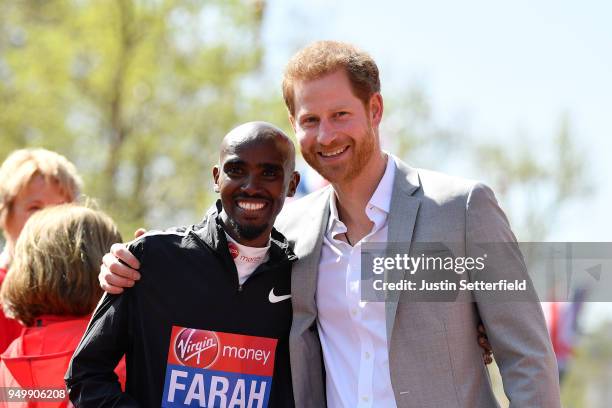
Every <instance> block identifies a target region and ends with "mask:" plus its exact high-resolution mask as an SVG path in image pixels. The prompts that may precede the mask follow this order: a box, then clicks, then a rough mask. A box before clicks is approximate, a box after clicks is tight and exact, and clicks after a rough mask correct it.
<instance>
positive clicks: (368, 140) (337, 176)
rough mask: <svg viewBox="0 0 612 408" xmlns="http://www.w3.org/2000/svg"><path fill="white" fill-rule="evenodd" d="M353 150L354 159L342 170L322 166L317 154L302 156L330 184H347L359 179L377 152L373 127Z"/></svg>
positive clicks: (365, 132) (366, 131)
mask: <svg viewBox="0 0 612 408" xmlns="http://www.w3.org/2000/svg"><path fill="white" fill-rule="evenodd" d="M351 148H353V149H354V150H355V152H354V154H353V157H352V159H351V160H350V161H349V163H348V164H347V165H346V166H343V167H341V168H338V167H336V166H323V165H321V163H320V162H319V160H318V157H317V153H314V154H311V153H307V154H304V153H302V156H303V157H304V160H306V163H308V165H310V167H312V168H313V169H314V170H315V171H316V172H317V173H319V174H320V175H321V177H323V178H324V179H325V180H327V181H328V182H330V183H332V184H335V183H347V182H350V181H352V180H354V179H355V178H357V176H359V175H360V174H361V172H362V171H364V169H365V166H366V165H367V164H368V162H369V161H370V159H371V158H372V155H373V154H374V152H375V150H376V137H375V134H374V130H373V129H372V127H371V126H370V127H369V128H368V129H367V130H365V131H364V134H363V135H362V137H361V143H359V144H353V145H352V146H351Z"/></svg>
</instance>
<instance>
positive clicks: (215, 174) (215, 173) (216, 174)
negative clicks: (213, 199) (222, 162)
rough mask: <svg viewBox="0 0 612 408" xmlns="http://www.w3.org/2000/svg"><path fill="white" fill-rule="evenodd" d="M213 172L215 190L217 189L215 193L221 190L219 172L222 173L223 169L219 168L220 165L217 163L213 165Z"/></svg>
mask: <svg viewBox="0 0 612 408" xmlns="http://www.w3.org/2000/svg"><path fill="white" fill-rule="evenodd" d="M212 173H213V180H214V181H215V186H214V190H215V193H218V192H219V174H220V173H221V170H220V169H219V166H218V165H215V167H213V169H212Z"/></svg>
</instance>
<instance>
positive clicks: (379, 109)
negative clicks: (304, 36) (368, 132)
mask: <svg viewBox="0 0 612 408" xmlns="http://www.w3.org/2000/svg"><path fill="white" fill-rule="evenodd" d="M383 110H384V104H383V98H382V95H381V94H380V92H376V93H375V94H374V95H372V96H371V97H370V120H371V121H372V125H374V126H378V125H380V121H381V120H382V115H383Z"/></svg>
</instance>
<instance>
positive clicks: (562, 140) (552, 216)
mask: <svg viewBox="0 0 612 408" xmlns="http://www.w3.org/2000/svg"><path fill="white" fill-rule="evenodd" d="M387 99H388V101H387V103H386V104H385V108H386V110H387V112H386V113H385V121H384V122H383V126H384V128H383V131H382V132H381V134H382V135H383V137H385V135H387V136H386V137H388V139H386V140H384V142H386V145H388V146H389V147H390V150H391V151H392V152H394V153H395V154H397V155H398V156H400V157H402V158H404V159H406V160H407V161H408V162H410V163H413V164H416V165H417V166H420V165H423V166H424V167H429V168H433V169H437V170H440V171H449V172H451V173H453V174H456V175H460V174H462V173H468V174H469V173H473V174H478V175H481V176H478V178H479V179H482V178H484V179H485V181H486V182H487V183H488V184H490V185H491V187H492V188H493V189H494V191H495V193H496V194H497V195H498V200H499V201H500V202H501V203H502V206H503V207H504V209H505V210H506V211H507V212H508V217H509V218H510V221H511V224H512V226H513V230H514V231H515V233H516V234H517V236H518V238H519V240H521V241H532V242H536V241H544V240H546V239H547V238H548V237H549V234H550V232H551V229H552V226H554V224H555V222H557V221H558V219H557V217H558V215H559V212H560V211H561V210H562V209H563V207H564V206H565V205H566V204H567V203H569V202H571V201H572V200H573V199H574V198H577V197H584V196H585V195H588V194H589V193H591V191H592V190H591V186H589V184H588V183H587V182H586V181H585V180H587V179H588V178H587V177H586V175H585V173H586V163H585V160H584V158H583V156H582V155H581V151H580V149H578V148H577V147H576V142H575V140H574V137H573V136H572V132H571V123H570V118H569V115H568V114H563V115H562V116H561V119H560V121H559V128H558V131H557V132H556V134H554V135H550V136H546V135H538V138H537V140H535V141H534V140H532V139H529V138H526V137H517V138H516V139H514V140H504V141H501V142H500V141H496V142H491V141H490V140H491V139H492V138H482V137H473V136H472V137H470V136H469V135H466V134H465V132H463V131H462V130H461V126H459V125H456V124H455V125H454V126H451V127H445V126H443V125H440V123H439V121H438V120H437V118H436V117H435V115H434V113H433V112H432V109H431V107H430V105H429V103H428V98H427V97H426V95H425V94H424V92H423V91H422V90H421V89H418V88H415V89H411V90H408V91H404V92H403V93H402V92H399V93H396V94H395V95H393V96H392V97H391V98H387ZM458 158H460V159H458ZM466 165H467V166H466ZM455 166H461V168H460V169H457V168H455ZM449 167H453V168H449Z"/></svg>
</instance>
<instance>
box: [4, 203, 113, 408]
mask: <svg viewBox="0 0 612 408" xmlns="http://www.w3.org/2000/svg"><path fill="white" fill-rule="evenodd" d="M115 242H121V237H120V235H119V232H118V230H117V227H116V226H115V224H114V223H113V221H112V220H111V219H110V218H109V217H108V216H107V215H105V214H104V213H102V212H100V211H96V210H92V209H89V208H86V207H83V206H79V205H74V204H64V205H58V206H53V207H48V208H46V209H44V210H41V211H38V212H37V213H36V214H34V215H32V216H31V217H30V219H29V220H28V222H27V223H26V225H25V227H24V228H23V231H22V232H21V235H20V237H19V239H18V240H17V243H16V245H15V249H14V254H13V262H12V264H11V269H10V271H9V272H8V274H7V275H6V278H5V282H4V285H3V286H2V289H1V290H0V301H1V302H2V305H3V308H4V311H5V313H6V314H7V316H10V317H12V318H14V319H16V320H18V321H20V322H21V323H22V324H23V325H24V326H26V327H25V328H24V329H23V331H22V332H21V335H20V336H19V337H18V338H17V339H15V340H14V341H13V342H12V343H11V344H10V345H9V347H8V348H7V349H6V351H5V352H4V353H3V354H2V355H1V356H0V387H21V388H27V387H33V388H40V387H59V388H64V379H63V378H64V373H65V372H66V369H67V368H68V363H69V361H70V357H71V356H72V354H73V352H74V350H75V349H76V347H77V345H78V342H79V340H80V339H81V337H82V335H83V333H84V332H85V328H86V327H87V323H88V321H89V318H90V315H91V313H92V312H93V310H94V308H95V306H96V304H97V302H98V300H99V299H100V297H101V295H102V291H101V289H100V287H99V285H98V279H97V276H98V271H99V268H100V263H101V262H102V256H103V254H104V253H106V251H108V249H109V248H110V246H111V245H112V244H113V243H115ZM124 370H125V367H124V366H123V369H122V370H119V371H123V373H121V372H120V375H119V376H120V379H121V378H122V377H123V379H124V378H125V372H124ZM123 382H124V381H123ZM32 404H33V403H32ZM67 404H68V402H67V399H66V400H64V401H61V402H55V403H52V404H48V403H45V405H27V403H22V405H21V406H24V407H25V406H46V407H65V406H68V405H67ZM7 406H9V407H18V406H19V405H15V404H13V403H11V405H7ZM0 407H2V402H0Z"/></svg>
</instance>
